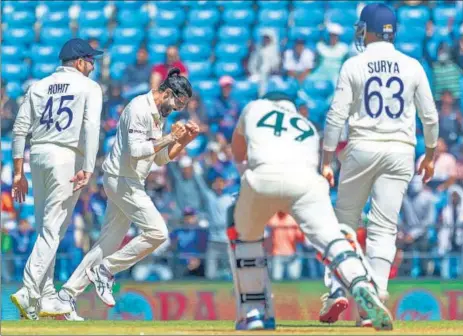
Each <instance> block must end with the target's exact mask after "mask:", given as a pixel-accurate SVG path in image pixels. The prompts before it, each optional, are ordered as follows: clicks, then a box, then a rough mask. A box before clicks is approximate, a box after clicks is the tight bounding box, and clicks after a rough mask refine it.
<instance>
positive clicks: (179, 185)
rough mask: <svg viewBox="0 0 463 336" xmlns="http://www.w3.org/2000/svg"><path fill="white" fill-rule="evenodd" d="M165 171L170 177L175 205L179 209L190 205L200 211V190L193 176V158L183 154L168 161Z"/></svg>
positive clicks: (201, 207)
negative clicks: (177, 159) (175, 159)
mask: <svg viewBox="0 0 463 336" xmlns="http://www.w3.org/2000/svg"><path fill="white" fill-rule="evenodd" d="M167 171H168V173H169V176H170V177H171V178H172V190H173V191H174V194H175V200H176V202H177V206H178V207H179V208H180V209H185V208H186V207H190V208H193V209H195V210H196V211H199V212H202V210H203V206H202V202H201V190H200V187H199V186H198V184H197V183H196V181H195V179H194V178H193V175H194V172H193V160H192V159H191V158H190V157H188V156H183V157H182V158H181V159H180V160H179V161H178V162H172V163H169V164H168V165H167Z"/></svg>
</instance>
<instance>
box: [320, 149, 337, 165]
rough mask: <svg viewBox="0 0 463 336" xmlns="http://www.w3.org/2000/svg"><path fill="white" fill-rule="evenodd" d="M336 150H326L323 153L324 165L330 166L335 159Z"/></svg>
mask: <svg viewBox="0 0 463 336" xmlns="http://www.w3.org/2000/svg"><path fill="white" fill-rule="evenodd" d="M333 157H334V151H327V150H324V151H323V154H322V165H324V166H328V165H330V164H331V162H332V161H333Z"/></svg>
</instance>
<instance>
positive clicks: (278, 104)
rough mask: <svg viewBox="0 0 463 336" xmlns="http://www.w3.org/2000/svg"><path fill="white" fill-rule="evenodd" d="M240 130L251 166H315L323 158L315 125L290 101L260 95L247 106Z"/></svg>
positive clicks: (237, 128) (249, 165)
mask: <svg viewBox="0 0 463 336" xmlns="http://www.w3.org/2000/svg"><path fill="white" fill-rule="evenodd" d="M236 131H237V132H238V133H240V134H242V135H244V137H245V138H246V142H247V146H248V148H247V156H248V159H247V160H248V167H249V168H250V169H254V168H256V167H257V166H259V165H261V164H268V165H275V166H281V167H282V168H283V169H284V168H285V167H286V168H287V167H292V168H301V169H302V170H306V169H307V168H313V169H315V170H317V167H318V162H319V140H320V139H319V136H318V133H317V130H316V129H315V126H313V124H312V123H311V122H310V121H308V120H307V118H305V117H303V116H301V115H300V114H299V113H298V112H297V110H296V107H295V106H294V104H292V103H290V102H287V101H271V100H267V99H258V100H255V101H252V102H250V103H249V104H248V105H246V107H245V108H244V110H243V112H242V114H241V116H240V119H239V120H238V124H237V126H236Z"/></svg>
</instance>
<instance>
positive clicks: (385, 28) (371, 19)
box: [360, 3, 397, 39]
mask: <svg viewBox="0 0 463 336" xmlns="http://www.w3.org/2000/svg"><path fill="white" fill-rule="evenodd" d="M360 21H363V22H364V23H365V24H366V30H367V32H369V33H376V34H380V35H384V34H386V35H388V36H390V35H391V34H395V32H396V31H397V18H396V15H395V12H394V11H393V10H392V9H391V8H390V7H389V6H386V5H385V4H382V3H374V4H369V5H366V6H365V7H364V8H363V10H362V13H361V14H360ZM384 39H387V36H385V38H384Z"/></svg>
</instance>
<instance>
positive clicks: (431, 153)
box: [424, 147, 436, 161]
mask: <svg viewBox="0 0 463 336" xmlns="http://www.w3.org/2000/svg"><path fill="white" fill-rule="evenodd" d="M435 150H436V148H435V147H433V148H429V147H426V152H425V154H424V157H425V158H426V160H430V161H431V160H434V154H435Z"/></svg>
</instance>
